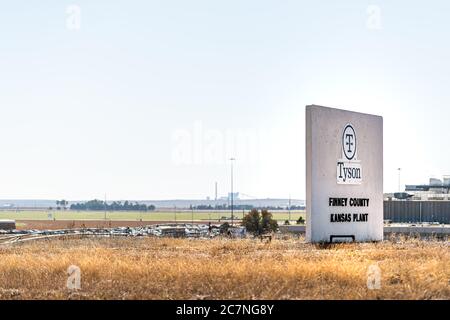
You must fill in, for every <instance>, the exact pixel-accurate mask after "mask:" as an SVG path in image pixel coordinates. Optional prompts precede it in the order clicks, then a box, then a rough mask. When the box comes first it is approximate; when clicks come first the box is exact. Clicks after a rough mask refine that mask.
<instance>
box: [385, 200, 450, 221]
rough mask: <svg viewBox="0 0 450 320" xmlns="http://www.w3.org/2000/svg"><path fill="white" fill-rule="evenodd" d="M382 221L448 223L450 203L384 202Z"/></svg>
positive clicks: (449, 219)
mask: <svg viewBox="0 0 450 320" xmlns="http://www.w3.org/2000/svg"><path fill="white" fill-rule="evenodd" d="M384 219H385V220H391V221H392V222H413V223H417V222H439V223H446V224H448V223H450V201H384Z"/></svg>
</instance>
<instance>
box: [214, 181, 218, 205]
mask: <svg viewBox="0 0 450 320" xmlns="http://www.w3.org/2000/svg"><path fill="white" fill-rule="evenodd" d="M214 200H215V201H217V181H216V196H215V198H214Z"/></svg>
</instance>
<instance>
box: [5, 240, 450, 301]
mask: <svg viewBox="0 0 450 320" xmlns="http://www.w3.org/2000/svg"><path fill="white" fill-rule="evenodd" d="M374 263H377V264H378V266H379V268H380V269H381V288H380V289H378V290H369V289H368V287H367V270H368V267H369V266H370V265H371V264H374ZM70 265H77V266H79V267H80V269H81V289H80V290H78V291H70V290H68V289H67V288H66V281H67V268H68V267H69V266H70ZM449 281H450V250H449V242H448V241H424V240H417V239H410V240H405V239H403V240H402V239H397V240H396V241H384V242H382V243H366V244H336V245H331V246H328V247H324V246H318V245H310V244H306V243H304V241H303V239H293V238H287V239H276V240H273V241H272V242H271V243H262V242H260V241H259V240H254V239H246V240H232V239H213V240H201V239H163V238H137V239H136V238H114V239H108V238H101V239H100V238H95V239H93V238H91V239H64V240H62V239H60V240H45V241H34V242H30V243H22V244H16V245H13V246H2V247H0V299H450V282H449Z"/></svg>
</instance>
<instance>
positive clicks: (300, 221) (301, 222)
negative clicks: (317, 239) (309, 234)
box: [297, 216, 305, 224]
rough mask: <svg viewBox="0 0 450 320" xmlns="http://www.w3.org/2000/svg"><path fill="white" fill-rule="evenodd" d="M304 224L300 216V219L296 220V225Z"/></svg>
mask: <svg viewBox="0 0 450 320" xmlns="http://www.w3.org/2000/svg"><path fill="white" fill-rule="evenodd" d="M304 223H305V219H303V217H302V216H300V218H298V220H297V224H304Z"/></svg>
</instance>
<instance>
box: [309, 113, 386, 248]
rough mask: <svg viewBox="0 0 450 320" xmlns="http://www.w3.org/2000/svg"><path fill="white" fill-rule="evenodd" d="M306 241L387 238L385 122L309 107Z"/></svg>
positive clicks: (374, 118) (367, 116)
mask: <svg viewBox="0 0 450 320" xmlns="http://www.w3.org/2000/svg"><path fill="white" fill-rule="evenodd" d="M306 239H307V241H310V242H335V241H349V240H350V241H377V240H382V239H383V118H382V117H379V116H374V115H369V114H363V113H357V112H351V111H345V110H340V109H333V108H327V107H321V106H315V105H312V106H307V107H306Z"/></svg>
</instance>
